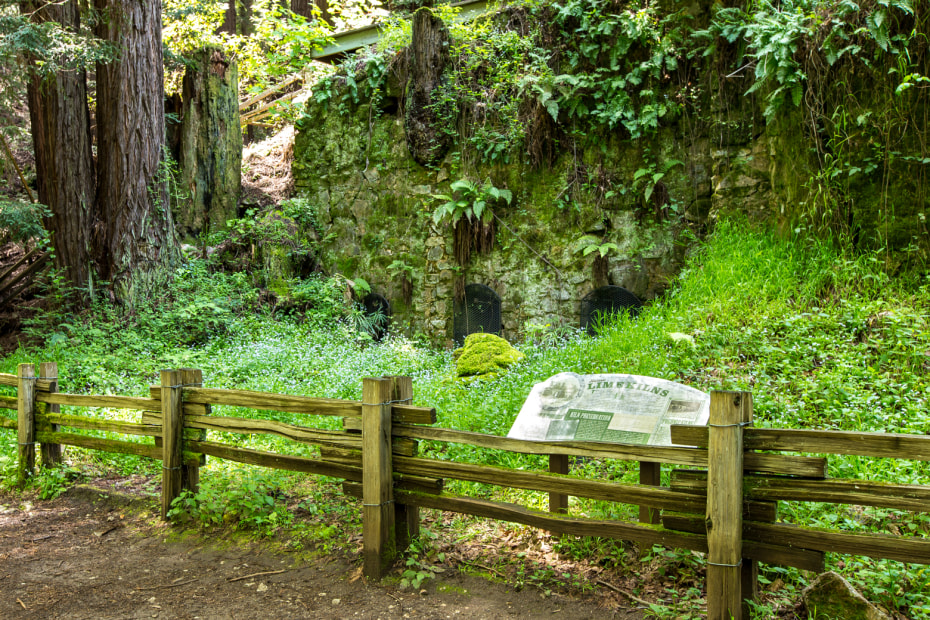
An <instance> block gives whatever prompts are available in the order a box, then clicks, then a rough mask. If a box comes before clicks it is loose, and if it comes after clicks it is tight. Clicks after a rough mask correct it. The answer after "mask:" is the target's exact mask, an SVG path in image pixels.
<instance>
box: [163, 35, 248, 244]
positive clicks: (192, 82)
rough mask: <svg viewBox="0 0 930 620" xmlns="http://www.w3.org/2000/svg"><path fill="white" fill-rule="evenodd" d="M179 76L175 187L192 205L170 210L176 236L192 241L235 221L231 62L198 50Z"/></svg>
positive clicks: (238, 156)
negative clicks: (180, 105)
mask: <svg viewBox="0 0 930 620" xmlns="http://www.w3.org/2000/svg"><path fill="white" fill-rule="evenodd" d="M193 60H194V63H193V65H192V66H189V67H188V69H187V71H186V72H185V74H184V84H183V101H184V103H183V112H182V120H181V140H180V148H179V157H178V164H179V166H180V178H179V181H178V183H179V185H180V186H181V187H182V188H183V189H185V190H187V191H189V192H190V195H191V203H190V204H189V205H187V206H186V207H184V208H179V209H178V208H176V209H175V211H174V216H175V222H176V223H177V229H178V234H179V235H180V236H181V237H182V238H188V237H196V236H197V235H198V234H199V233H201V232H202V231H204V230H205V229H208V228H209V229H214V230H215V229H219V228H224V227H225V226H226V222H227V221H228V220H231V219H233V218H235V217H236V209H237V206H238V199H239V187H240V185H241V183H242V131H241V129H240V128H239V100H238V79H237V76H236V62H235V60H227V58H226V55H225V54H224V53H223V51H222V50H220V49H218V48H208V49H205V50H201V51H199V52H197V53H196V54H195V55H194V58H193Z"/></svg>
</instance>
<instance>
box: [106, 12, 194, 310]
mask: <svg viewBox="0 0 930 620" xmlns="http://www.w3.org/2000/svg"><path fill="white" fill-rule="evenodd" d="M94 4H95V7H96V8H97V10H98V11H100V14H101V16H102V20H101V22H100V24H98V26H97V36H99V37H100V38H101V39H103V40H106V41H109V42H111V43H113V44H114V45H116V47H117V48H118V49H119V50H120V52H119V54H120V55H119V58H118V59H117V60H116V61H114V62H111V63H106V64H98V65H97V144H98V156H97V205H98V207H99V210H100V215H101V220H102V222H103V227H104V231H105V234H104V235H103V239H102V243H100V245H99V247H98V248H97V256H98V266H99V269H100V272H101V273H100V275H101V276H102V277H103V278H104V279H106V280H108V281H109V282H110V286H111V288H112V290H113V292H114V293H115V294H116V296H117V297H118V298H119V299H121V300H124V301H126V302H129V303H133V302H134V301H135V300H137V299H139V298H140V297H141V296H143V295H145V294H146V293H148V292H151V290H152V289H153V287H154V284H155V282H154V276H155V274H156V273H157V270H158V268H159V267H161V266H165V265H169V264H171V263H173V262H174V260H175V258H176V256H177V244H176V243H175V241H174V229H173V225H172V218H171V209H170V206H169V204H168V191H167V183H166V177H167V175H166V174H165V172H166V168H165V165H164V161H163V157H164V149H163V146H164V141H165V109H164V107H165V104H164V83H163V71H164V69H163V62H162V40H161V6H162V5H161V0H95V3H94Z"/></svg>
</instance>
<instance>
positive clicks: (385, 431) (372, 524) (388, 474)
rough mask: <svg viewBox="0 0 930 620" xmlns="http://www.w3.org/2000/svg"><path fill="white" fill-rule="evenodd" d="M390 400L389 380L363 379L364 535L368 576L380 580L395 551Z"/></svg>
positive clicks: (366, 573)
mask: <svg viewBox="0 0 930 620" xmlns="http://www.w3.org/2000/svg"><path fill="white" fill-rule="evenodd" d="M390 401H391V381H390V380H389V379H385V378H366V379H364V380H363V382H362V403H363V405H362V485H363V489H362V494H363V499H362V519H363V520H362V537H363V540H364V543H363V544H364V571H365V576H367V577H369V578H371V579H381V577H382V576H383V575H384V573H385V571H386V570H387V569H388V567H390V565H391V563H392V562H393V561H394V554H395V552H396V537H395V528H394V507H393V506H392V503H393V502H394V493H393V484H392V481H393V471H392V468H391V407H390V405H389V404H388V403H389V402H390Z"/></svg>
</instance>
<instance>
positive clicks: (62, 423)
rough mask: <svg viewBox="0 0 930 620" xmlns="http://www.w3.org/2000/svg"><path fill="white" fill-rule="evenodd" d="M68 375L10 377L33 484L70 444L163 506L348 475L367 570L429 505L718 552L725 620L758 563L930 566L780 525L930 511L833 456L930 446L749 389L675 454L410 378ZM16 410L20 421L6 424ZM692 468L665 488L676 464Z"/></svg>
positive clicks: (712, 606) (899, 549)
mask: <svg viewBox="0 0 930 620" xmlns="http://www.w3.org/2000/svg"><path fill="white" fill-rule="evenodd" d="M57 376H58V375H57V366H56V365H55V364H42V365H40V366H39V369H38V375H37V374H36V368H35V367H34V366H33V365H31V364H22V365H20V366H19V369H18V373H17V375H9V374H0V385H5V386H11V387H14V388H16V390H17V395H16V397H10V396H0V428H7V429H15V430H16V431H17V434H18V435H17V438H18V450H19V455H18V456H19V461H18V467H19V476H20V478H21V479H22V480H23V481H25V480H26V479H27V478H28V477H29V476H31V475H33V473H34V469H35V465H36V447H37V446H40V449H41V457H42V463H43V465H52V466H53V465H55V464H57V463H59V462H60V461H61V458H62V456H61V455H62V447H61V446H63V445H70V446H79V447H83V448H89V449H94V450H103V451H109V452H117V453H125V454H135V455H140V456H144V457H150V458H153V459H160V460H161V461H162V466H163V470H162V471H163V474H162V495H161V513H162V516H163V517H164V516H166V514H167V512H168V510H169V508H170V506H171V503H172V501H173V500H174V499H175V498H176V497H177V496H178V495H179V494H180V492H181V490H182V489H184V488H189V489H195V488H196V487H197V484H198V481H199V470H200V466H201V465H202V464H203V462H204V461H203V459H204V457H205V456H212V457H215V458H221V459H228V460H232V461H237V462H240V463H247V464H252V465H260V466H264V467H272V468H278V469H286V470H292V471H299V472H306V473H310V474H319V475H325V476H330V477H335V478H341V479H343V480H345V482H344V483H343V485H344V489H345V491H346V492H347V494H348V495H351V496H355V497H359V498H361V500H362V510H363V537H364V543H363V548H364V571H365V574H366V575H368V576H370V577H373V578H380V577H381V576H382V575H383V574H384V572H385V571H386V570H387V569H388V568H389V567H390V566H391V565H392V563H393V561H394V559H395V557H396V555H397V553H398V552H399V551H401V550H402V549H403V548H404V547H406V545H407V544H408V542H409V541H410V540H411V539H412V538H413V537H415V536H416V535H417V533H418V528H419V514H418V509H419V508H433V509H438V510H445V511H452V512H457V513H463V514H469V515H476V516H479V517H485V518H489V519H497V520H501V521H509V522H514V523H521V524H525V525H529V526H532V527H538V528H542V529H545V530H548V531H550V532H552V533H556V534H568V535H575V536H599V537H608V538H615V539H621V540H628V541H636V542H639V543H644V544H647V545H651V544H660V545H664V546H666V547H674V548H682V549H690V550H693V551H698V552H702V553H705V554H707V555H706V558H707V560H706V562H707V584H706V585H707V596H706V598H707V610H708V617H709V618H713V619H718V618H719V619H723V618H740V617H744V615H745V617H748V613H747V611H746V601H747V600H751V599H753V598H754V597H755V596H756V593H757V562H764V563H768V564H776V565H783V566H794V567H798V568H801V569H804V570H810V571H818V572H819V571H822V570H823V568H824V552H825V551H832V552H837V553H846V554H855V555H865V556H871V557H874V558H887V559H891V560H897V561H900V562H912V563H919V564H930V540H928V539H927V537H926V533H924V534H923V535H920V534H918V535H917V536H895V535H880V534H865V533H849V532H843V531H837V530H824V529H818V528H812V527H803V526H800V525H790V524H787V523H780V522H778V521H777V517H778V502H780V501H791V502H801V501H806V502H827V503H837V504H855V505H862V506H874V507H881V508H890V509H896V510H903V511H916V512H927V511H930V486H921V485H903V484H886V483H876V482H870V481H868V480H840V479H829V478H828V477H827V459H826V458H825V457H823V456H797V455H792V454H782V453H783V452H792V453H798V452H800V453H812V454H818V455H822V454H844V455H859V456H866V457H877V458H896V459H910V460H923V461H927V460H930V437H928V436H915V435H901V434H890V433H858V432H843V431H817V430H794V429H769V428H753V427H752V426H751V424H752V396H751V394H750V393H748V392H719V391H715V392H712V393H711V404H710V421H709V423H708V425H707V426H704V427H689V426H674V427H672V440H673V442H674V443H675V444H679V445H676V446H672V447H655V446H640V445H624V444H607V443H597V442H531V441H522V440H515V439H508V438H504V437H497V436H492V435H484V434H480V433H473V432H464V431H457V430H452V429H446V428H436V427H434V426H432V425H433V424H434V423H435V422H436V411H435V410H434V409H432V408H429V407H418V406H414V405H413V404H412V397H413V382H412V380H411V379H410V378H409V377H381V378H367V379H363V382H362V400H361V401H346V400H335V399H326V398H311V397H305V396H289V395H282V394H271V393H262V392H250V391H243V390H227V389H210V388H205V387H203V384H202V381H203V379H202V373H201V371H199V370H192V369H182V370H165V371H162V373H161V383H160V385H157V386H153V387H152V388H151V393H150V396H149V397H148V398H136V397H126V396H87V395H79V394H66V393H62V392H59V391H58V379H57ZM62 405H65V406H77V407H105V408H119V409H128V410H138V411H140V412H141V416H140V418H139V419H138V421H136V422H122V421H112V420H105V419H101V418H94V417H84V416H76V415H68V414H64V413H61V411H60V408H61V406H62ZM212 405H232V406H238V407H245V408H251V409H258V410H271V411H281V412H290V413H296V414H305V415H324V416H339V417H341V418H342V419H343V430H341V431H333V430H321V429H317V428H311V427H305V426H300V425H296V424H287V423H283V422H279V421H274V420H261V419H247V418H238V417H231V416H219V415H213V414H212V411H211V406H212ZM3 409H14V410H16V412H17V416H16V418H15V419H13V418H12V417H8V416H4V415H2V410H3ZM62 427H68V428H71V429H85V430H97V431H110V432H113V433H120V434H124V435H143V436H149V437H152V438H154V440H153V441H152V442H151V443H138V442H132V441H121V440H115V439H103V438H100V437H90V436H87V435H81V434H76V433H72V432H64V431H62ZM207 431H221V432H224V433H243V434H250V435H251V434H256V433H268V434H272V435H278V436H281V437H285V438H287V439H290V440H293V441H295V442H300V443H304V444H312V445H316V446H318V447H319V449H320V456H319V457H318V458H310V457H302V456H293V455H284V454H276V453H271V452H264V451H259V450H251V449H245V448H240V447H236V446H232V445H228V444H223V443H219V442H216V441H210V440H208V439H207V437H206V433H207ZM419 441H435V442H451V443H459V444H468V445H471V446H476V447H479V448H490V449H496V450H506V451H512V452H517V453H522V454H542V455H549V465H550V466H549V471H548V472H544V471H537V472H534V471H524V470H511V469H506V468H502V467H496V466H489V465H480V464H474V463H456V462H450V461H441V460H436V459H431V458H423V457H421V456H418V455H417V447H418V442H419ZM569 456H579V457H593V458H603V459H623V460H628V461H636V462H639V464H640V481H641V484H638V485H637V484H621V483H616V482H610V481H605V480H588V479H582V478H579V477H574V476H569V475H567V474H568V460H567V458H568V457H569ZM662 463H664V464H667V465H673V466H676V467H677V468H675V469H671V470H670V472H669V480H670V483H669V485H668V486H660V481H661V480H660V476H659V474H660V472H661V464H662ZM446 479H456V480H463V481H469V482H477V483H485V484H490V485H500V486H505V487H514V488H519V489H529V490H534V491H541V492H548V493H549V498H550V511H549V512H542V511H539V510H534V509H530V508H527V507H524V506H519V505H516V504H510V503H503V502H495V501H489V500H485V499H478V498H473V497H463V496H456V495H452V494H449V493H448V492H444V491H443V482H444V480H446ZM569 495H572V496H578V497H586V498H592V499H596V500H605V501H613V502H618V503H623V504H631V505H637V506H639V507H640V508H639V514H640V518H639V521H638V522H626V521H615V520H598V519H590V518H584V517H579V516H570V515H568V514H564V513H565V512H566V508H567V505H568V502H567V497H568V496H569Z"/></svg>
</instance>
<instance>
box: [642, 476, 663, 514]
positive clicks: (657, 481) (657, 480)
mask: <svg viewBox="0 0 930 620" xmlns="http://www.w3.org/2000/svg"><path fill="white" fill-rule="evenodd" d="M639 483H640V484H648V485H649V486H653V487H657V486H659V485H661V484H662V464H661V463H654V462H651V461H640V463H639ZM639 520H640V522H641V523H659V522H660V521H661V517H660V516H659V511H658V510H656V509H655V508H650V507H649V506H640V507H639Z"/></svg>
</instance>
